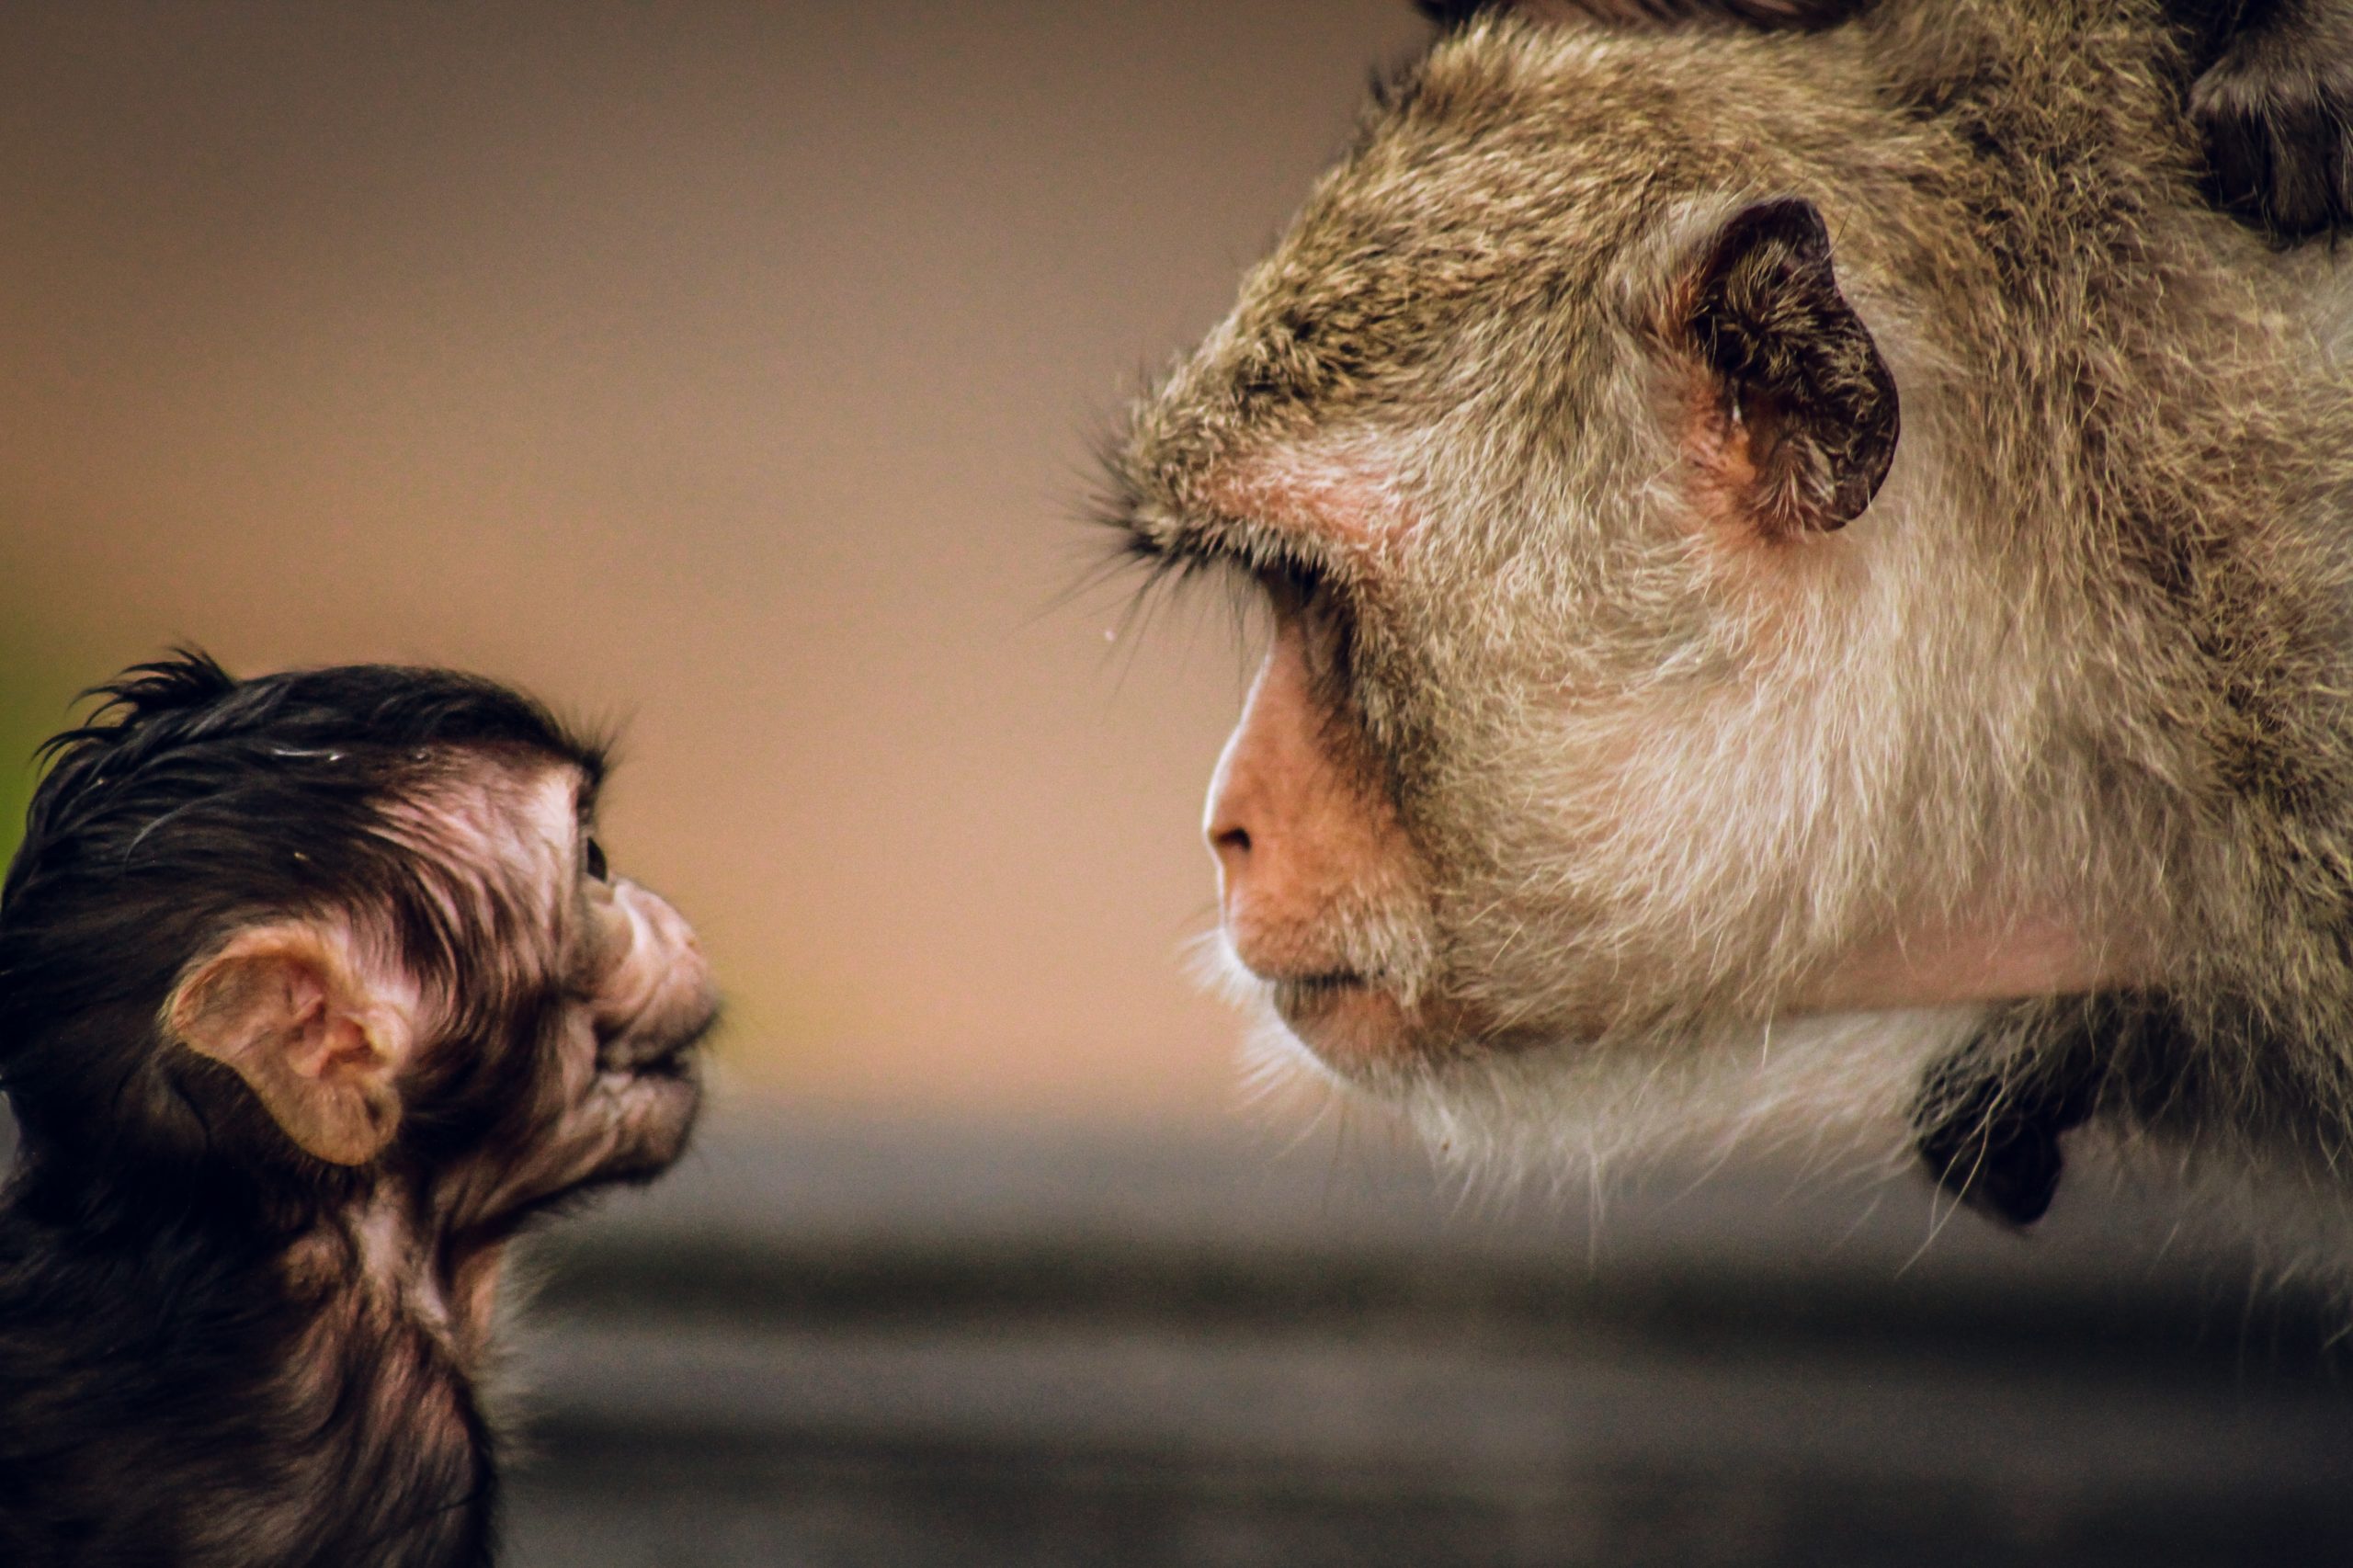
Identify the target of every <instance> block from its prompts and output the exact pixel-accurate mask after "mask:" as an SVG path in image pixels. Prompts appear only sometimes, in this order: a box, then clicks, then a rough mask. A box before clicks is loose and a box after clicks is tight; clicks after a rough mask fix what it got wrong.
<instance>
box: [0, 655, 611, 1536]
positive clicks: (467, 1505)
mask: <svg viewBox="0 0 2353 1568" xmlns="http://www.w3.org/2000/svg"><path fill="white" fill-rule="evenodd" d="M103 695H104V696H105V697H107V698H108V703H107V705H106V706H105V707H104V708H103V709H102V710H99V712H98V713H97V715H95V716H94V719H93V721H92V722H90V723H89V724H87V725H85V727H83V728H81V729H78V730H75V731H73V732H70V733H67V734H64V735H62V736H60V737H58V739H57V740H56V741H54V742H52V743H51V748H50V749H51V755H52V756H53V767H51V771H50V773H49V775H48V777H47V778H46V779H45V781H44V782H43V783H42V785H41V787H40V790H39V792H38V794H37V796H36V798H35V800H34V801H33V804H32V808H31V811H30V813H29V817H28V829H27V833H26V836H25V840H24V843H23V846H22V847H21V849H20V850H19V852H18V854H17V858H16V860H15V862H14V864H13V866H12V867H11V869H10V870H9V873H8V877H7V880H6V887H5V892H0V1088H5V1089H6V1093H7V1096H8V1098H9V1101H10V1105H11V1107H12V1108H13V1109H14V1111H15V1113H16V1116H17V1120H18V1122H19V1126H20V1132H21V1147H20V1150H19V1153H18V1162H17V1169H16V1171H15V1172H14V1174H13V1176H12V1177H11V1179H10V1180H9V1183H8V1185H7V1187H6V1192H5V1198H0V1563H7V1564H10V1565H13V1568H44V1565H50V1564H59V1565H63V1564H85V1563H86V1564H100V1563H103V1564H108V1565H110V1568H129V1565H136V1564H149V1563H152V1564H156V1565H159V1568H160V1565H163V1564H173V1565H176V1568H177V1565H196V1564H208V1565H209V1564H222V1565H224V1568H225V1565H228V1564H237V1565H241V1568H254V1565H259V1564H294V1563H305V1564H308V1563H316V1564H322V1565H324V1564H380V1563H381V1564H416V1565H425V1564H435V1565H443V1564H478V1563H483V1562H487V1561H488V1560H489V1556H490V1550H491V1532H492V1528H493V1523H494V1520H493V1514H494V1470H493V1465H492V1457H493V1456H492V1444H491V1435H490V1433H489V1431H488V1428H487V1427H486V1426H485V1425H484V1423H483V1419H482V1416H481V1414H480V1412H479V1410H478V1409H477V1408H476V1406H475V1403H474V1402H473V1399H472V1391H471V1390H470V1388H468V1387H467V1386H466V1384H465V1380H464V1378H463V1376H462V1375H461V1374H460V1372H459V1371H458V1370H457V1369H454V1368H451V1367H450V1366H449V1364H448V1361H447V1358H446V1357H445V1356H444V1355H443V1354H442V1353H441V1351H440V1350H439V1348H438V1346H436V1345H435V1344H434V1343H432V1342H431V1340H430V1336H428V1335H424V1334H422V1333H420V1332H419V1331H418V1330H417V1329H415V1327H414V1326H412V1325H409V1324H405V1323H404V1322H403V1321H399V1320H393V1321H387V1322H379V1323H377V1324H374V1325H373V1326H372V1327H371V1329H370V1330H369V1331H368V1332H365V1333H356V1334H353V1335H347V1336H345V1337H342V1338H340V1339H332V1340H329V1341H327V1342H326V1343H327V1345H328V1346H329V1348H328V1352H327V1355H326V1360H327V1362H328V1364H327V1365H326V1366H324V1367H321V1366H319V1365H317V1364H316V1362H313V1363H311V1364H308V1365H306V1366H302V1367H293V1366H290V1364H289V1362H290V1356H291V1355H292V1353H293V1351H294V1349H295V1347H296V1346H297V1345H298V1343H299V1342H301V1340H302V1338H303V1336H304V1335H305V1332H306V1330H308V1329H310V1328H312V1327H313V1324H314V1321H315V1320H316V1319H317V1318H318V1316H319V1314H320V1313H321V1312H326V1311H331V1310H334V1309H335V1304H336V1298H335V1296H334V1294H333V1291H332V1290H326V1291H324V1292H322V1291H320V1290H312V1291H310V1292H308V1293H307V1294H305V1295H302V1296H301V1299H298V1297H297V1293H296V1292H293V1291H290V1290H289V1288H288V1286H287V1284H286V1271H285V1268H284V1261H285V1259H286V1257H287V1256H288V1252H289V1248H290V1247H291V1246H293V1245H294V1244H296V1243H297V1242H299V1241H301V1240H303V1239H304V1238H306V1237H313V1238H315V1237H318V1236H322V1235H324V1236H328V1237H330V1238H333V1237H335V1236H336V1235H337V1234H338V1233H337V1232H336V1230H335V1222H336V1220H337V1217H338V1215H339V1214H340V1213H341V1212H342V1210H343V1207H344V1206H345V1205H346V1204H347V1203H348V1202H349V1201H351V1200H352V1199H353V1198H354V1197H355V1196H356V1195H357V1193H358V1190H359V1184H360V1182H361V1179H362V1178H360V1177H358V1176H355V1174H354V1173H352V1172H349V1171H347V1170H344V1169H341V1168H338V1167H335V1166H330V1165H324V1164H322V1163H320V1162H317V1161H315V1160H313V1159H311V1158H310V1157H309V1156H307V1155H305V1154H302V1153H301V1152H300V1151H298V1150H296V1149H295V1148H294V1147H293V1145H292V1144H291V1143H290V1142H289V1141H288V1140H287V1139H286V1138H285V1137H284V1136H283V1135H282V1134H281V1133H279V1132H278V1130H277V1128H276V1127H275V1125H274V1124H273V1123H271V1122H270V1121H269V1120H268V1119H267V1116H266V1114H265V1113H264V1112H263V1111H262V1110H261V1109H260V1108H259V1107H258V1105H257V1103H256V1101H255V1100H254V1098H253V1096H251V1095H250V1093H249V1092H247V1091H246V1090H245V1088H244V1085H243V1084H242V1083H241V1082H240V1081H238V1080H237V1079H236V1078H235V1077H234V1076H233V1074H231V1073H230V1072H229V1071H228V1070H227V1069H226V1068H224V1067H222V1066H220V1065H219V1064H217V1063H215V1062H210V1061H208V1060H205V1059H202V1058H199V1057H197V1056H195V1055H194V1054H193V1053H191V1052H188V1051H182V1050H176V1049H174V1050H165V1049H162V1048H161V1044H162V1042H161V1041H160V1040H159V1039H158V1018H159V1016H160V1013H161V1010H162V1008H163V1006H164V1005H165V999H166V996H167V995H168V994H169V991H170V988H171V987H172V985H173V983H175V980H176V976H177V975H178V973H179V972H180V971H181V969H182V966H183V965H184V964H186V963H187V962H188V961H189V960H191V959H192V958H193V957H195V956H197V955H199V954H200V953H201V952H203V951H204V950H205V949H207V948H208V947H210V946H211V945H213V944H215V943H217V941H218V940H220V939H221V937H222V936H223V935H224V934H225V933H226V932H228V931H229V930H231V929H233V928H234V927H235V926H239V925H240V924H242V923H244V922H245V921H247V920H250V919H253V918H256V917H257V916H268V915H283V914H297V913H301V912H306V911H316V910H319V909H322V908H326V907H342V906H349V905H353V904H367V905H371V906H373V907H376V908H379V909H389V910H392V911H393V912H395V913H396V915H397V918H398V921H399V927H400V929H401V930H402V931H403V932H404V936H405V937H406V939H407V941H408V944H409V947H410V951H411V954H412V957H413V959H414V960H415V962H416V964H417V965H418V967H419V968H420V969H422V970H424V971H427V972H431V971H437V970H438V971H449V970H451V969H452V968H454V966H455V965H457V964H458V963H459V961H460V956H461V953H462V951H463V949H462V946H461V943H462V941H463V939H464V934H462V933H459V932H454V931H451V930H449V929H448V928H447V925H446V922H445V920H444V918H443V917H442V916H440V915H437V914H435V913H434V910H433V907H432V901H431V900H429V899H427V898H426V897H425V896H424V891H425V890H424V884H423V881H422V879H423V877H424V876H426V875H427V874H429V871H430V869H429V868H419V867H418V866H416V865H415V864H414V862H415V859H416V857H415V856H414V855H413V854H410V853H408V852H405V851H404V850H402V849H401V848H400V847H399V846H395V845H393V844H392V843H390V842H388V841H387V840H386V839H384V838H383V837H382V836H381V835H379V834H378V833H377V831H376V826H377V823H378V821H379V817H378V811H379V808H380V806H381V803H382V802H383V801H385V800H386V799H387V798H388V797H389V796H391V795H392V794H395V793H397V792H399V791H402V790H406V789H409V788H411V787H413V786H414V785H415V784H416V783H417V782H418V781H419V780H420V779H421V778H427V777H430V776H432V775H433V774H434V773H435V772H436V771H437V770H440V769H445V768H448V767H451V766H452V762H451V756H452V751H451V748H462V750H463V751H465V752H468V753H476V754H478V753H480V752H482V751H485V750H487V751H492V752H500V751H511V752H513V753H515V754H517V756H518V757H519V756H544V757H547V758H551V759H560V760H565V761H570V762H573V763H575V764H577V765H578V766H580V767H583V768H585V769H586V770H587V772H588V774H589V776H590V778H592V779H593V778H595V777H596V775H597V770H598V768H599V767H600V762H599V757H598V754H597V750H596V748H595V747H593V746H591V745H588V744H583V743H581V742H580V741H578V740H576V739H575V738H574V737H573V736H571V735H569V734H567V733H565V732H564V731H563V729H562V728H561V727H560V726H559V725H557V724H556V723H555V722H554V721H553V720H551V718H550V717H549V715H548V714H547V713H546V711H545V710H542V709H540V708H539V707H538V706H536V705H535V704H532V703H531V702H529V701H528V700H526V699H522V698H520V697H517V696H516V695H515V694H514V693H512V692H509V691H506V690H505V689H504V688H501V687H496V686H494V685H492V684H490V683H487V682H483V681H480V680H476V679H473V678H472V677H469V676H460V675H453V674H449V673H447V672H441V671H431V670H414V669H401V668H391V667H379V666H369V667H357V668H347V669H338V670H326V671H316V672H306V673H300V674H292V675H283V676H269V677H266V678H263V679H257V680H252V681H244V682H239V681H236V680H234V679H233V678H232V677H231V676H228V675H227V674H226V673H224V672H223V671H222V669H221V668H220V667H219V666H218V665H214V664H212V663H211V662H210V660H208V659H205V658H203V657H202V656H201V655H197V654H188V655H184V656H180V657H176V658H174V659H171V660H168V661H165V662H164V663H161V664H157V665H147V666H142V667H141V668H140V669H137V670H134V671H132V672H131V673H130V674H129V675H128V676H126V677H125V678H124V679H123V680H122V681H120V682H119V683H118V684H116V685H114V686H112V687H107V688H105V689H104V692H103ZM510 1027H511V1023H510ZM470 1054H471V1053H470ZM486 1054H491V1055H495V1054H496V1053H486ZM507 1054H508V1055H509V1056H510V1057H511V1056H512V1055H513V1054H514V1053H511V1052H510V1053H507ZM523 1067H524V1069H526V1070H528V1068H529V1062H528V1061H526V1062H524V1063H523ZM513 1071H514V1069H512V1068H509V1069H506V1070H505V1075H501V1074H498V1073H488V1074H486V1075H484V1076H483V1081H481V1082H480V1083H468V1084H460V1085H451V1086H450V1092H449V1094H447V1095H446V1096H442V1097H441V1098H440V1099H438V1100H437V1102H436V1103H437V1104H438V1105H439V1106H440V1107H441V1108H442V1109H441V1113H440V1116H439V1119H438V1120H436V1119H429V1118H428V1119H426V1121H425V1122H424V1123H423V1124H421V1125H420V1126H418V1127H417V1128H415V1129H414V1130H413V1131H412V1130H411V1129H409V1128H408V1127H407V1126H406V1125H404V1130H403V1135H402V1138H401V1141H400V1144H399V1146H398V1147H399V1149H400V1151H401V1153H400V1154H399V1156H398V1157H399V1158H400V1159H402V1160H405V1161H409V1162H412V1163H414V1164H415V1165H420V1166H426V1167H429V1166H430V1165H431V1163H432V1161H433V1160H434V1159H435V1158H436V1157H437V1153H436V1152H437V1150H438V1149H439V1148H441V1147H445V1146H447V1147H454V1146H456V1145H458V1144H460V1143H462V1142H466V1141H467V1140H469V1139H472V1138H475V1137H478V1136H479V1135H480V1130H481V1128H483V1127H484V1126H487V1125H490V1124H492V1123H493V1122H494V1120H495V1119H496V1117H497V1115H498V1109H497V1107H498V1103H499V1101H500V1099H501V1097H502V1096H511V1095H513V1094H514V1093H515V1091H516V1087H517V1085H516V1084H515V1083H514V1081H513V1080H512V1077H511V1074H512V1072H513ZM329 1253H330V1255H332V1253H333V1247H332V1245H330V1247H329ZM312 1343H313V1344H316V1343H317V1341H316V1340H315V1338H314V1339H313V1341H312ZM305 1376H308V1377H311V1378H312V1379H313V1381H318V1380H323V1381H318V1382H317V1386H319V1387H324V1389H326V1390H327V1391H329V1392H328V1396H327V1397H326V1398H325V1399H324V1403H322V1401H321V1400H320V1399H318V1398H316V1397H309V1398H303V1397H297V1393H296V1391H297V1388H298V1384H301V1380H302V1378H303V1377H305ZM387 1380H391V1381H389V1382H388V1381H387ZM304 1386H307V1385H304ZM388 1391H389V1392H392V1394H394V1395H395V1396H396V1397H394V1398H393V1399H392V1400H391V1401H390V1402H389V1403H388V1402H387V1401H386V1399H385V1398H384V1397H382V1396H384V1395H385V1394H386V1393H387V1392H388ZM436 1401H439V1402H440V1403H438V1404H435V1403H434V1402H436ZM427 1404H434V1407H435V1408H436V1409H438V1410H439V1411H440V1412H442V1414H443V1415H445V1417H446V1419H444V1420H443V1421H441V1422H440V1423H439V1424H438V1426H435V1427H434V1428H433V1429H432V1430H428V1431H412V1430H406V1429H402V1428H401V1427H400V1426H398V1424H397V1420H396V1419H394V1418H393V1417H392V1416H389V1415H388V1414H387V1413H388V1412H394V1413H397V1412H401V1411H405V1410H411V1409H420V1408H423V1407H425V1406H426V1405H427Z"/></svg>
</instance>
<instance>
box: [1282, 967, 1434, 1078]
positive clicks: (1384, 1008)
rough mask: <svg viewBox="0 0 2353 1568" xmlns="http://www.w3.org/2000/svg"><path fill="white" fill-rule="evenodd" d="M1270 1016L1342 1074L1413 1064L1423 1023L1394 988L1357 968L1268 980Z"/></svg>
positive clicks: (1369, 1073)
mask: <svg viewBox="0 0 2353 1568" xmlns="http://www.w3.org/2000/svg"><path fill="white" fill-rule="evenodd" d="M1267 999H1268V1001H1269V1002H1270V1003H1271V1004H1272V1005H1273V1007H1274V1010H1275V1016H1276V1017H1279V1018H1280V1019H1282V1021H1283V1027H1284V1028H1288V1029H1289V1030H1290V1032H1291V1035H1292V1037H1293V1038H1294V1039H1296V1040H1298V1041H1299V1042H1300V1043H1301V1044H1302V1045H1303V1046H1305V1047H1306V1048H1307V1049H1308V1050H1309V1051H1312V1052H1313V1053H1314V1055H1315V1057H1316V1059H1317V1060H1318V1061H1320V1062H1323V1063H1324V1065H1325V1066H1326V1067H1329V1068H1330V1069H1331V1070H1332V1071H1333V1072H1335V1073H1336V1074H1339V1075H1340V1076H1342V1077H1344V1078H1361V1077H1367V1076H1381V1075H1386V1074H1393V1073H1395V1072H1397V1071H1398V1070H1399V1069H1401V1068H1406V1067H1410V1066H1413V1065H1415V1064H1417V1063H1418V1062H1420V1061H1421V1060H1422V1059H1423V1055H1424V1048H1423V1045H1422V1043H1421V1042H1422V1040H1423V1037H1424V1032H1425V1031H1424V1029H1423V1028H1422V1026H1421V1022H1420V1020H1419V1019H1418V1018H1417V1017H1415V1012H1414V1010H1412V1009H1410V1008H1408V1007H1407V1006H1405V1004H1404V1002H1403V1001H1402V1000H1401V999H1399V997H1398V995H1397V994H1396V992H1394V991H1393V990H1392V989H1390V988H1389V987H1387V986H1385V985H1381V984H1379V983H1375V982H1373V981H1370V980H1368V979H1367V978H1366V977H1364V976H1362V975H1358V974H1348V973H1335V974H1323V975H1313V976H1309V977H1304V978H1300V979H1291V980H1274V981H1268V982H1267Z"/></svg>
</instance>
